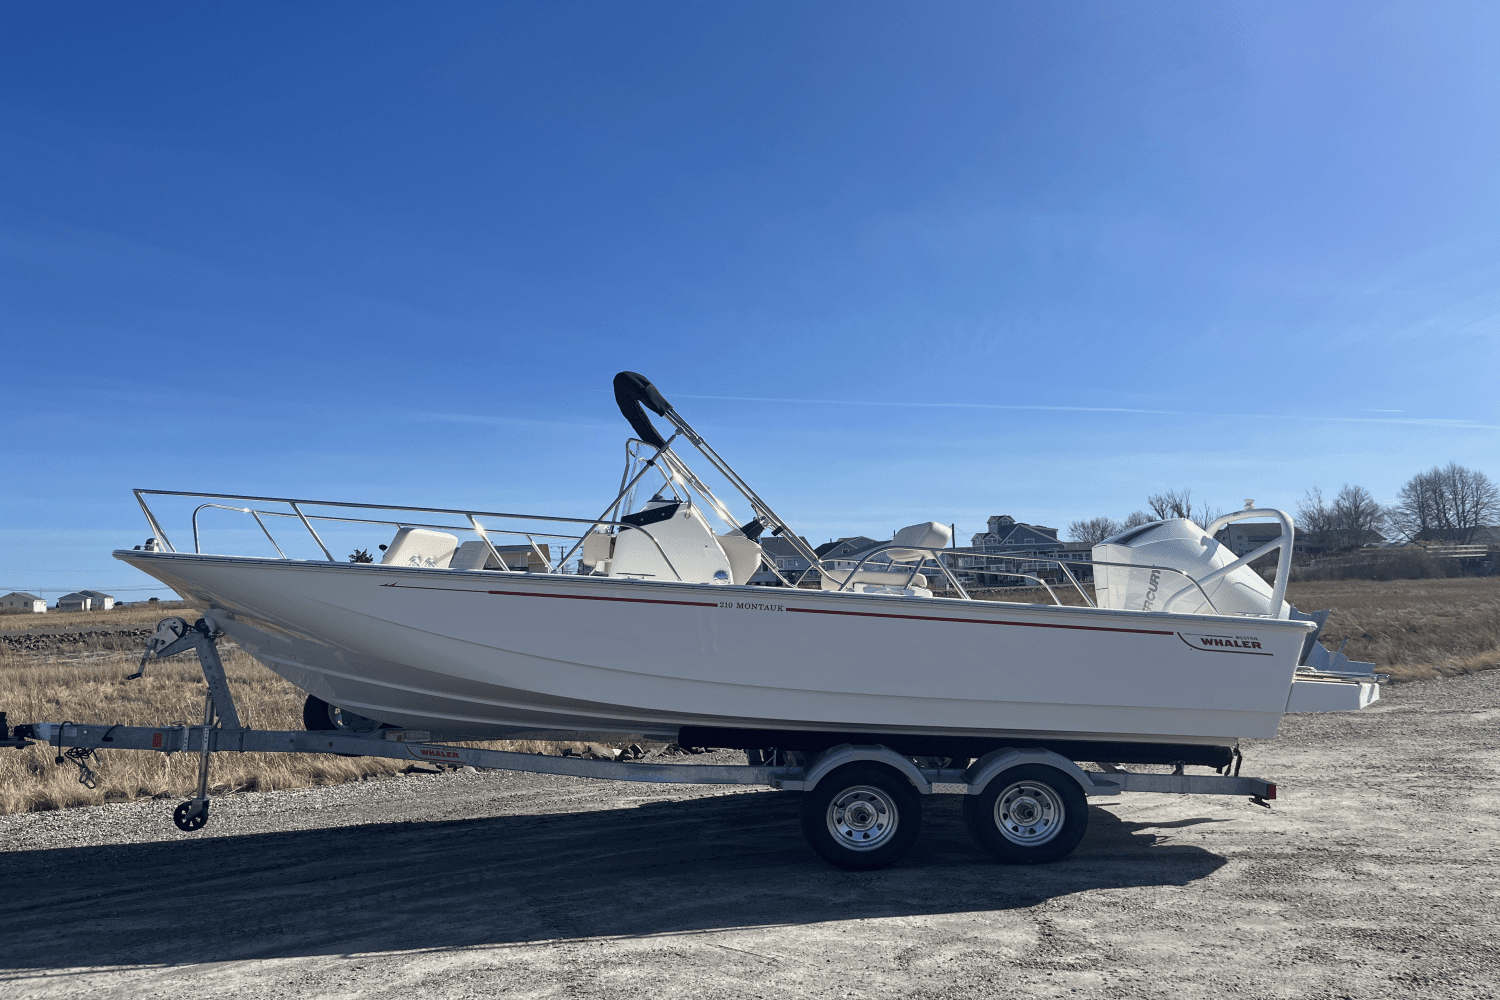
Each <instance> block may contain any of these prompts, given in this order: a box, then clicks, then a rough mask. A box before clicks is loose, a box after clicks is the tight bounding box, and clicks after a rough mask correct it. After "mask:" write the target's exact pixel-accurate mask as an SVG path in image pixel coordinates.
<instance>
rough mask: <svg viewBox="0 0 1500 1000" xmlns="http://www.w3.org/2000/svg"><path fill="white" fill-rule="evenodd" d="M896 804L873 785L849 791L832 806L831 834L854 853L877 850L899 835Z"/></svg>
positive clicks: (844, 791) (843, 792)
mask: <svg viewBox="0 0 1500 1000" xmlns="http://www.w3.org/2000/svg"><path fill="white" fill-rule="evenodd" d="M899 819H900V817H899V816H898V815H897V812H896V803H895V800H893V799H892V798H891V797H890V796H889V795H888V794H886V793H885V792H884V791H882V790H881V789H879V788H876V787H874V786H873V785H855V786H853V787H851V788H846V789H844V790H843V791H842V792H839V793H838V794H837V795H835V796H834V797H833V801H832V802H830V803H828V832H829V833H831V834H832V835H833V840H834V843H836V844H838V845H839V846H840V847H843V848H846V849H847V850H851V851H873V850H875V849H876V848H877V847H882V846H884V845H885V844H886V843H888V842H889V841H890V839H891V838H892V837H894V836H895V835H896V824H897V822H898V821H899Z"/></svg>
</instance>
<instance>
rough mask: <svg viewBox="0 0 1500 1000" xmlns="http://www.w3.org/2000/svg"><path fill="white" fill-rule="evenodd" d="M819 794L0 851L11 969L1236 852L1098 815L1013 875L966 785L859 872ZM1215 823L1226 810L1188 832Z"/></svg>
mask: <svg viewBox="0 0 1500 1000" xmlns="http://www.w3.org/2000/svg"><path fill="white" fill-rule="evenodd" d="M798 798H799V796H797V795H795V794H792V793H776V794H737V795H727V796H720V797H711V798H700V799H692V800H688V801H675V802H658V803H651V804H647V805H643V806H640V807H637V808H628V809H613V810H600V811H594V812H582V813H568V814H561V815H551V816H511V817H499V818H493V819H481V820H461V821H451V822H433V823H389V824H375V825H366V826H356V827H341V828H335V829H318V830H305V831H297V832H287V833H272V834H257V835H249V836H226V837H216V838H188V837H184V838H183V839H181V840H171V841H166V842H159V843H150V844H134V845H111V846H100V847H70V848H60V849H55V850H42V851H20V852H13V853H8V854H0V882H3V883H4V884H7V885H9V886H11V887H12V888H13V889H16V890H19V896H24V897H25V900H26V906H25V908H24V909H21V908H18V907H16V905H15V904H16V903H17V902H19V901H20V900H19V896H18V895H13V896H12V898H11V900H10V903H11V905H10V906H8V907H6V909H5V911H4V914H3V916H0V940H4V941H5V942H6V947H5V948H4V949H0V968H3V969H11V970H23V969H24V970H38V969H63V968H77V967H79V966H85V965H87V966H92V967H98V966H114V965H141V964H150V965H169V966H170V965H188V964H198V963H204V962H222V961H235V960H246V959H263V958H283V957H293V956H310V955H338V954H350V953H368V952H386V951H409V950H422V949H452V948H461V947H475V946H496V945H508V944H524V943H527V942H538V941H546V940H557V939H576V938H587V937H600V936H605V937H613V936H646V935H658V934H673V933H690V932H695V931H705V930H714V929H724V928H735V927H752V926H766V925H799V924H809V923H817V922H822V921H835V920H853V919H868V918H876V917H893V916H912V915H921V914H938V913H954V912H972V911H995V910H1008V909H1015V908H1024V907H1030V906H1035V905H1037V904H1039V903H1042V902H1045V901H1046V900H1049V899H1052V898H1055V897H1058V896H1063V895H1067V894H1071V893H1077V892H1082V891H1084V890H1088V889H1101V888H1130V887H1138V886H1164V885H1178V886H1180V885H1185V884H1188V883H1190V882H1192V881H1194V880H1196V879H1200V878H1202V877H1204V876H1205V875H1208V874H1209V873H1211V872H1213V871H1214V870H1216V869H1217V868H1219V867H1221V866H1222V865H1223V864H1225V859H1224V858H1222V857H1220V856H1218V855H1216V854H1213V853H1210V852H1209V851H1206V850H1203V849H1201V848H1199V847H1194V846H1190V845H1184V844H1179V843H1175V842H1172V841H1171V840H1169V839H1166V840H1164V839H1162V838H1159V837H1158V836H1157V835H1156V834H1154V833H1151V832H1148V831H1147V829H1146V828H1145V825H1144V824H1133V823H1127V822H1123V821H1121V820H1120V819H1118V818H1117V817H1116V816H1114V815H1113V814H1112V813H1110V812H1109V811H1107V810H1105V809H1101V808H1098V807H1097V806H1096V807H1093V808H1092V809H1091V810H1090V813H1091V815H1090V829H1089V832H1088V835H1087V836H1086V837H1085V839H1084V841H1083V843H1082V844H1081V845H1080V846H1079V848H1078V850H1077V851H1076V852H1075V853H1074V855H1073V856H1072V857H1070V858H1068V859H1066V860H1064V861H1061V862H1058V863H1056V864H1051V865H1037V866H1021V867H1016V866H1004V865H999V864H996V863H994V862H992V861H991V860H990V859H989V857H988V855H986V854H984V853H982V852H981V851H980V849H979V848H978V847H976V846H975V845H974V843H973V842H972V841H971V840H970V838H969V836H968V834H967V831H966V830H965V829H964V826H963V822H962V818H961V815H960V811H959V801H958V799H957V797H954V796H941V797H934V798H933V799H930V800H928V801H929V806H928V809H927V816H926V821H925V823H924V828H923V832H922V838H921V840H920V842H919V843H918V845H917V847H916V848H915V849H914V850H913V851H912V853H911V854H910V855H908V857H907V858H906V859H905V860H903V861H902V862H900V863H899V864H897V865H895V866H893V867H891V868H888V869H885V870H883V871H877V872H859V873H851V872H844V871H839V870H837V869H834V868H832V867H830V866H829V865H827V864H826V863H824V862H823V861H822V860H821V859H819V858H818V857H816V856H815V855H814V854H813V853H812V851H811V850H810V849H809V848H808V847H807V845H806V843H805V842H804V841H803V840H802V837H801V834H800V832H799V830H798V826H797V812H798V801H797V800H798ZM1195 822H1208V821H1207V820H1202V821H1199V820H1184V821H1179V822H1178V823H1177V824H1169V825H1177V826H1182V825H1190V824H1193V823H1195ZM1161 828H1162V825H1161V824H1153V825H1152V826H1151V827H1150V829H1152V830H1157V829H1161ZM23 887H24V888H23ZM4 978H10V977H8V976H0V979H4Z"/></svg>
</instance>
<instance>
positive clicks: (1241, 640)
mask: <svg viewBox="0 0 1500 1000" xmlns="http://www.w3.org/2000/svg"><path fill="white" fill-rule="evenodd" d="M1177 638H1179V639H1181V640H1182V641H1183V642H1185V643H1187V644H1188V645H1189V646H1192V647H1193V648H1194V649H1198V650H1202V651H1203V652H1205V653H1247V654H1249V655H1250V656H1271V655H1272V654H1271V653H1269V652H1267V651H1266V650H1264V649H1262V648H1261V644H1260V637H1259V636H1253V635H1203V634H1200V633H1197V632H1178V633H1177Z"/></svg>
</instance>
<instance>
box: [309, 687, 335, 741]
mask: <svg viewBox="0 0 1500 1000" xmlns="http://www.w3.org/2000/svg"><path fill="white" fill-rule="evenodd" d="M302 727H303V728H304V729H306V730H307V731H308V732H310V733H322V732H329V731H331V730H334V729H337V728H338V726H337V725H335V724H334V721H333V706H332V705H330V704H328V702H326V701H324V700H323V699H322V698H319V697H317V696H316V695H311V694H310V695H308V696H307V700H306V701H304V702H303V703H302Z"/></svg>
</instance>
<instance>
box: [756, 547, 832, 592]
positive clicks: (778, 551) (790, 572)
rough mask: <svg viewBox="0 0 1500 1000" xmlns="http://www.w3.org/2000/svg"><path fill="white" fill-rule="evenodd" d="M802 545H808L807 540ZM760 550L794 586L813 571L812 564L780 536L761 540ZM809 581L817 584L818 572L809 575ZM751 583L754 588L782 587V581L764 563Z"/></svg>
mask: <svg viewBox="0 0 1500 1000" xmlns="http://www.w3.org/2000/svg"><path fill="white" fill-rule="evenodd" d="M802 544H803V545H807V539H805V538H804V539H802ZM760 548H761V551H762V552H764V553H765V554H766V555H767V556H769V557H770V560H771V562H773V563H775V565H776V569H777V570H778V571H779V572H780V573H781V575H782V576H784V577H786V578H787V580H789V581H790V582H792V583H794V584H795V583H796V582H797V580H798V578H800V577H801V576H802V574H804V573H807V571H808V570H810V569H812V563H810V562H808V561H807V560H806V559H804V558H803V557H802V556H801V555H800V554H798V552H797V550H796V549H794V548H792V543H791V542H790V541H789V540H787V539H785V538H782V537H781V536H779V535H765V536H762V537H761V539H760ZM807 580H808V582H810V583H817V582H818V573H817V572H816V571H814V572H812V573H808V574H807ZM749 582H750V584H751V585H752V586H761V587H779V586H781V585H782V584H781V580H779V579H778V578H777V576H776V574H775V573H773V572H771V571H770V569H768V568H767V567H766V566H765V564H764V563H762V564H761V566H760V568H759V569H757V570H756V571H755V573H754V574H753V575H752V576H751V577H750V581H749Z"/></svg>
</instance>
